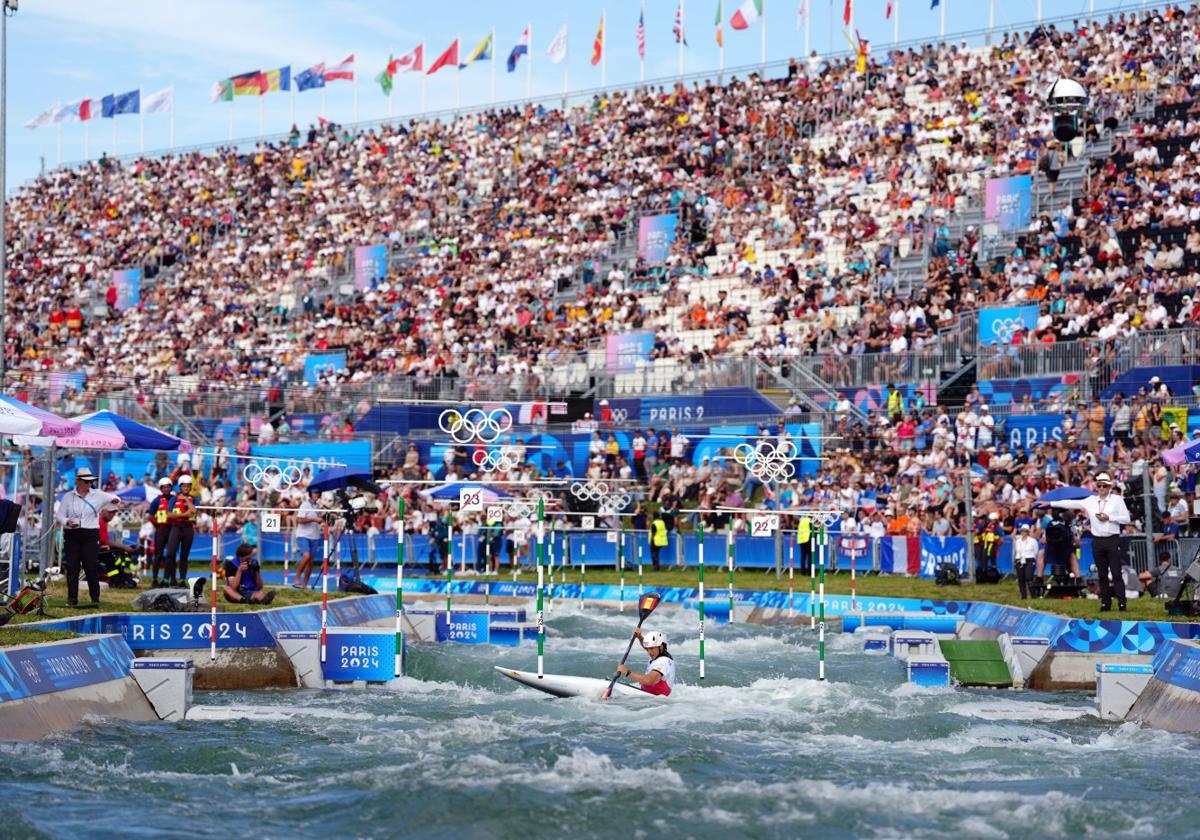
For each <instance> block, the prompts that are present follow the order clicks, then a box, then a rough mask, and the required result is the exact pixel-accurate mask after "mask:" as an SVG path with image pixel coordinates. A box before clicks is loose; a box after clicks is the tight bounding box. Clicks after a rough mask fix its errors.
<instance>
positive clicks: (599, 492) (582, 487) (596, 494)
mask: <svg viewBox="0 0 1200 840" xmlns="http://www.w3.org/2000/svg"><path fill="white" fill-rule="evenodd" d="M612 489H613V488H610V487H609V486H608V482H606V481H588V482H584V481H575V482H572V483H571V495H572V496H574V497H575V498H577V499H579V500H580V501H583V502H595V503H596V504H597V505H598V506H599V510H600V513H601V514H611V513H620V512H621V511H623V510H625V508H627V507H629V504H630V503H631V502H632V501H633V496H631V495H629V494H628V493H613V492H611V491H612Z"/></svg>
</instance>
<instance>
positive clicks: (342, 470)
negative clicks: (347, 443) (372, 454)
mask: <svg viewBox="0 0 1200 840" xmlns="http://www.w3.org/2000/svg"><path fill="white" fill-rule="evenodd" d="M374 478H375V474H374V473H372V472H371V471H370V470H364V469H362V468H361V467H329V468H328V469H324V470H321V471H320V472H319V473H317V474H316V475H314V476H313V478H312V481H310V482H309V483H308V489H309V490H315V491H317V492H318V493H324V492H325V491H327V490H341V489H342V488H343V487H359V488H362V489H364V490H367V491H369V492H371V493H378V492H379V488H378V487H376V486H375V484H374V482H373V479H374Z"/></svg>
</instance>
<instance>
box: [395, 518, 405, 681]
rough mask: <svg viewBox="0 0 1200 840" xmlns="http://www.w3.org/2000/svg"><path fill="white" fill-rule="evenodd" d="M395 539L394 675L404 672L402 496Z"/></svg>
mask: <svg viewBox="0 0 1200 840" xmlns="http://www.w3.org/2000/svg"><path fill="white" fill-rule="evenodd" d="M397 526H398V528H397V537H398V538H397V540H396V676H397V677H401V676H403V674H404V497H403V496H401V497H400V502H399V508H398V510H397Z"/></svg>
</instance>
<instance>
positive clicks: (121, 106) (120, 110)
mask: <svg viewBox="0 0 1200 840" xmlns="http://www.w3.org/2000/svg"><path fill="white" fill-rule="evenodd" d="M141 98H142V92H141V91H140V90H131V91H129V93H119V94H116V95H114V94H111V93H110V94H109V95H108V96H106V97H104V98H103V99H101V100H100V108H101V113H100V115H101V116H102V117H104V118H105V119H109V118H111V117H115V116H117V115H118V114H136V113H138V112H139V111H140V110H141V108H140V105H141Z"/></svg>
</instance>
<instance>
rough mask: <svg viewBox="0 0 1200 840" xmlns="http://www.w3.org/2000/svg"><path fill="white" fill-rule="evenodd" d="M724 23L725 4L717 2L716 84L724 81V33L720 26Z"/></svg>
mask: <svg viewBox="0 0 1200 840" xmlns="http://www.w3.org/2000/svg"><path fill="white" fill-rule="evenodd" d="M724 25H725V4H724V3H723V2H718V3H717V48H718V56H719V57H718V59H717V84H724V83H725V33H724V32H723V31H722V29H721V27H723V26H724Z"/></svg>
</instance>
